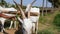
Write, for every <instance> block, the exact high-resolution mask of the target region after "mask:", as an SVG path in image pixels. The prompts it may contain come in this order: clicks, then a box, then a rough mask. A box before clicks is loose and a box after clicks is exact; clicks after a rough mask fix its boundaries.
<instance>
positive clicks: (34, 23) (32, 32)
mask: <svg viewBox="0 0 60 34" xmlns="http://www.w3.org/2000/svg"><path fill="white" fill-rule="evenodd" d="M32 33H35V23H33V31H32Z"/></svg>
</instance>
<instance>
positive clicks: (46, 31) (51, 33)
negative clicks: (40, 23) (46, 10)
mask: <svg viewBox="0 0 60 34" xmlns="http://www.w3.org/2000/svg"><path fill="white" fill-rule="evenodd" d="M38 34H54V32H52V31H49V30H47V29H45V30H41V31H38Z"/></svg>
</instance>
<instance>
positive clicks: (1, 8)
mask: <svg viewBox="0 0 60 34" xmlns="http://www.w3.org/2000/svg"><path fill="white" fill-rule="evenodd" d="M2 11H3V12H15V11H17V10H16V9H15V8H3V7H1V6H0V13H1V12H2ZM2 14H4V15H7V16H16V15H14V14H6V13H2ZM5 20H7V18H3V17H0V21H1V23H2V30H1V32H3V30H5V29H4V23H5ZM12 24H13V21H11V24H10V27H9V29H11V27H12ZM14 24H15V25H14V26H15V27H16V21H15V23H14Z"/></svg>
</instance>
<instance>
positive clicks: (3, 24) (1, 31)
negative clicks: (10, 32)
mask: <svg viewBox="0 0 60 34" xmlns="http://www.w3.org/2000/svg"><path fill="white" fill-rule="evenodd" d="M4 22H5V20H2V21H1V23H2V30H1V32H3V30H5V29H4Z"/></svg>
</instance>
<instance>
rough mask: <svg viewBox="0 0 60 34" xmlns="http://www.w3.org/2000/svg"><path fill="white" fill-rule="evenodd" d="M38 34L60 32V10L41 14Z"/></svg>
mask: <svg viewBox="0 0 60 34" xmlns="http://www.w3.org/2000/svg"><path fill="white" fill-rule="evenodd" d="M38 34H60V12H59V11H55V12H54V13H53V14H47V15H46V16H43V17H42V16H40V18H39V31H38Z"/></svg>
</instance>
